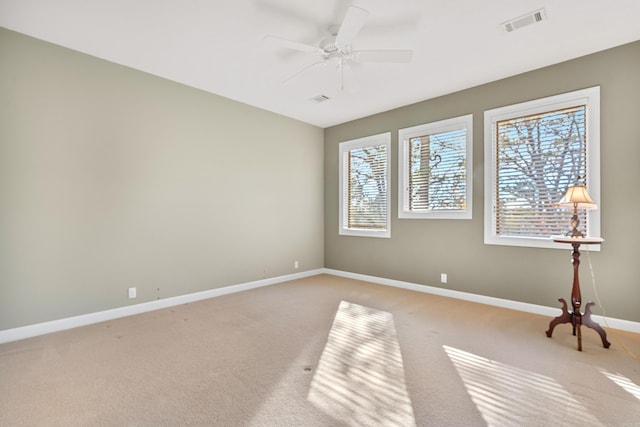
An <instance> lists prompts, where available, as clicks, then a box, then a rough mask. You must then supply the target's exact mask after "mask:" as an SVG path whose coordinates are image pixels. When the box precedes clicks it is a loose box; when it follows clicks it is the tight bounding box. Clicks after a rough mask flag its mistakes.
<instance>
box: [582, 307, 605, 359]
mask: <svg viewBox="0 0 640 427" xmlns="http://www.w3.org/2000/svg"><path fill="white" fill-rule="evenodd" d="M594 305H596V303H595V302H590V303H589V304H587V306H586V307H585V309H584V316H583V317H582V324H583V325H584V326H586V327H587V328H591V329H593V330H595V331H596V332H597V333H598V334H599V335H600V339H601V340H602V346H603V347H604V348H609V346H610V345H611V343H610V342H609V341H607V333H606V332H605V330H604V329H602V327H600V325H598V324H597V323H596V322H594V321H593V320H592V319H591V307H592V306H594Z"/></svg>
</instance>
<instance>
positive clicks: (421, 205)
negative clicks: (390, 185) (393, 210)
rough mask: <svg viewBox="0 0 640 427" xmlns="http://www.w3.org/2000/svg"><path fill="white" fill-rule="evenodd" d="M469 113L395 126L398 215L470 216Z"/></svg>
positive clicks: (471, 132)
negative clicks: (416, 124)
mask: <svg viewBox="0 0 640 427" xmlns="http://www.w3.org/2000/svg"><path fill="white" fill-rule="evenodd" d="M472 135H473V116H472V115H471V114H468V115H466V116H460V117H453V118H450V119H445V120H440V121H437V122H431V123H426V124H422V125H418V126H413V127H410V128H405V129H400V130H399V131H398V142H399V145H400V146H399V153H400V160H399V166H398V178H399V179H398V185H399V188H398V217H399V218H414V219H429V218H433V219H437V218H439V219H471V208H472V200H471V199H472V189H473V188H472V187H473V185H472V184H473V180H472V176H473V173H472V170H471V167H472V166H473V144H472V140H473V138H472Z"/></svg>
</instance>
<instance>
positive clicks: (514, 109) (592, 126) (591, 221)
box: [484, 86, 600, 251]
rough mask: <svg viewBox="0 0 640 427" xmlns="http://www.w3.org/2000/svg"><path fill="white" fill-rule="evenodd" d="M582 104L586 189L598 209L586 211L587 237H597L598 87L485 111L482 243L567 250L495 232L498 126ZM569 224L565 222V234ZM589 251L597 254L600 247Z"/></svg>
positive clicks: (545, 241)
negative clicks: (584, 109) (501, 123)
mask: <svg viewBox="0 0 640 427" xmlns="http://www.w3.org/2000/svg"><path fill="white" fill-rule="evenodd" d="M577 105H585V106H586V113H585V120H586V125H585V133H586V171H587V173H586V183H587V190H588V191H589V194H590V195H591V198H592V199H593V201H594V202H595V203H596V205H598V209H596V210H590V211H587V212H586V215H587V224H588V226H587V230H588V231H589V237H599V236H600V87H599V86H595V87H591V88H586V89H581V90H576V91H573V92H567V93H563V94H560V95H554V96H549V97H546V98H540V99H536V100H532V101H526V102H522V103H518V104H512V105H508V106H504V107H499V108H494V109H491V110H486V111H485V112H484V149H485V150H484V166H485V176H484V193H485V194H484V219H485V220H484V243H485V244H489V245H506V246H522V247H533V248H553V249H566V248H567V246H566V244H562V243H555V242H554V241H553V240H552V238H545V237H514V236H501V235H498V234H497V233H496V228H497V225H496V220H497V218H496V214H497V202H496V190H497V175H496V173H497V162H498V159H497V141H496V139H497V128H496V126H497V123H498V122H500V121H503V120H509V119H515V118H519V117H527V116H531V115H535V114H541V113H547V112H551V111H556V110H562V109H566V108H569V107H573V106H577ZM569 229H570V225H569V222H568V221H567V231H569ZM590 250H593V251H599V250H600V245H591V246H590Z"/></svg>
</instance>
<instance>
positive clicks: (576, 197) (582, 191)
mask: <svg viewBox="0 0 640 427" xmlns="http://www.w3.org/2000/svg"><path fill="white" fill-rule="evenodd" d="M558 206H571V207H576V208H580V209H598V205H596V204H595V203H594V202H593V200H592V199H591V196H589V193H587V187H585V186H584V185H579V184H576V185H572V186H571V187H569V188H567V192H566V193H565V195H564V197H562V199H560V201H559V202H558Z"/></svg>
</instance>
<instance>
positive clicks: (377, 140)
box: [338, 132, 391, 238]
mask: <svg viewBox="0 0 640 427" xmlns="http://www.w3.org/2000/svg"><path fill="white" fill-rule="evenodd" d="M380 145H384V146H386V152H387V164H386V171H385V177H386V180H387V195H386V226H385V229H384V230H382V229H362V228H349V227H348V223H347V222H346V221H345V219H346V218H345V215H346V213H347V212H348V206H347V203H348V197H345V196H348V193H349V190H348V188H347V187H348V182H349V179H348V177H345V176H344V175H345V174H344V172H345V170H346V168H345V162H346V161H347V159H348V156H345V154H346V153H348V152H350V151H351V150H354V149H358V148H365V147H374V146H380ZM338 162H339V164H338V175H339V179H338V185H339V201H338V210H339V212H338V224H339V226H338V234H339V235H343V236H359V237H380V238H390V237H391V132H385V133H380V134H376V135H370V136H365V137H362V138H357V139H352V140H349V141H344V142H341V143H340V144H339V160H338Z"/></svg>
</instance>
